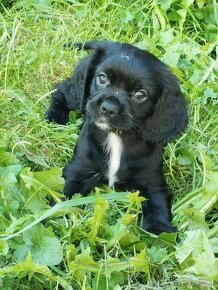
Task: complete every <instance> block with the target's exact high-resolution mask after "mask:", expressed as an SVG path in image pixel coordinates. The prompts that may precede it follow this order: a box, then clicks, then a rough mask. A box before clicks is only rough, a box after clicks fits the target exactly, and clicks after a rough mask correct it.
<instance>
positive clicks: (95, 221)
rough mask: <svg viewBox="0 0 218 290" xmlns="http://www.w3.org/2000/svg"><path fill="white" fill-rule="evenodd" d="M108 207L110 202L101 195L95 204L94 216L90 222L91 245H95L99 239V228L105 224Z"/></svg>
mask: <svg viewBox="0 0 218 290" xmlns="http://www.w3.org/2000/svg"><path fill="white" fill-rule="evenodd" d="M108 207H109V204H108V201H107V200H106V199H105V198H104V197H103V196H101V195H99V197H98V199H97V201H96V204H95V209H94V215H93V217H91V219H90V220H89V224H90V226H91V231H90V233H89V240H90V243H91V245H93V244H94V243H95V241H96V239H97V235H98V231H99V228H100V226H101V224H102V222H103V219H104V216H105V213H106V211H107V209H108Z"/></svg>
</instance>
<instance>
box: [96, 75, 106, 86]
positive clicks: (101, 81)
mask: <svg viewBox="0 0 218 290" xmlns="http://www.w3.org/2000/svg"><path fill="white" fill-rule="evenodd" d="M97 82H98V84H101V85H104V84H106V83H107V82H108V78H107V76H106V74H105V73H100V74H98V75H97Z"/></svg>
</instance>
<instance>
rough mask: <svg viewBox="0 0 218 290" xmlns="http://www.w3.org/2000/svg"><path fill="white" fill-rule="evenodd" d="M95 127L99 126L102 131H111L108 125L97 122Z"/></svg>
mask: <svg viewBox="0 0 218 290" xmlns="http://www.w3.org/2000/svg"><path fill="white" fill-rule="evenodd" d="M95 125H96V126H98V127H99V128H100V129H101V130H109V129H110V126H109V125H108V124H106V123H100V122H95Z"/></svg>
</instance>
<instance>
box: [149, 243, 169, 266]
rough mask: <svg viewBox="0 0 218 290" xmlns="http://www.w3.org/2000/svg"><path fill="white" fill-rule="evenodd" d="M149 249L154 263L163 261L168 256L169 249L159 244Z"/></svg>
mask: <svg viewBox="0 0 218 290" xmlns="http://www.w3.org/2000/svg"><path fill="white" fill-rule="evenodd" d="M147 251H148V256H149V258H151V260H152V262H153V263H154V264H160V263H163V262H164V261H165V260H166V258H167V256H168V251H167V249H166V248H161V247H159V246H152V247H151V248H148V249H147Z"/></svg>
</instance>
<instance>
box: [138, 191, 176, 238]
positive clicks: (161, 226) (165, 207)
mask: <svg viewBox="0 0 218 290" xmlns="http://www.w3.org/2000/svg"><path fill="white" fill-rule="evenodd" d="M141 195H142V196H145V198H147V200H145V201H143V202H142V212H143V228H144V229H145V230H146V231H148V232H152V233H154V234H157V235H158V234H160V233H162V232H176V230H177V229H176V228H175V227H174V226H173V225H172V224H171V219H172V218H171V197H170V194H169V192H168V191H167V189H166V190H164V191H162V192H161V191H160V192H152V191H151V192H147V191H146V192H143V191H142V192H141Z"/></svg>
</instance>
